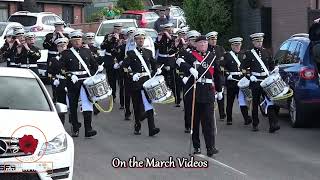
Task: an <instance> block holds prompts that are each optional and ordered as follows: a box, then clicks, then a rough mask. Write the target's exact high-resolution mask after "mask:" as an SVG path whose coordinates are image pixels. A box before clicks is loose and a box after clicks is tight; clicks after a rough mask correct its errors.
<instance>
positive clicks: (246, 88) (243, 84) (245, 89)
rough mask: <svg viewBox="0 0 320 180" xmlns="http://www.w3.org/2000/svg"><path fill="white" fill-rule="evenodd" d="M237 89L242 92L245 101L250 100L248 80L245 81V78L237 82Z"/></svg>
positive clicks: (250, 93)
mask: <svg viewBox="0 0 320 180" xmlns="http://www.w3.org/2000/svg"><path fill="white" fill-rule="evenodd" d="M238 87H239V88H240V90H241V91H242V92H243V94H244V95H245V96H246V98H247V99H252V91H251V89H250V88H249V87H250V80H249V79H247V78H246V77H243V78H242V79H241V80H240V81H239V82H238Z"/></svg>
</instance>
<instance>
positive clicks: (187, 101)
mask: <svg viewBox="0 0 320 180" xmlns="http://www.w3.org/2000/svg"><path fill="white" fill-rule="evenodd" d="M188 89H189V88H187V87H186V86H185V85H184V89H183V103H184V127H185V128H186V129H190V128H191V112H192V91H193V89H191V90H190V91H189V92H188V93H187V94H185V93H186V91H187V90H188Z"/></svg>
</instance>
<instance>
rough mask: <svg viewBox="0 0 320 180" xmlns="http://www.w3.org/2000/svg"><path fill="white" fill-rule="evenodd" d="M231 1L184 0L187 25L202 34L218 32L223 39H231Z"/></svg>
mask: <svg viewBox="0 0 320 180" xmlns="http://www.w3.org/2000/svg"><path fill="white" fill-rule="evenodd" d="M230 2H231V1H230V0H184V2H183V9H184V12H185V15H186V18H187V24H188V25H189V26H190V28H191V29H195V30H197V31H199V32H201V33H202V34H206V33H208V32H210V31H217V32H218V33H219V36H220V37H221V38H223V39H224V41H225V39H226V38H229V37H230V34H231V29H232V13H231V7H232V6H231V3H230Z"/></svg>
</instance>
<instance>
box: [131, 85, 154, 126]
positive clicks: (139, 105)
mask: <svg viewBox="0 0 320 180" xmlns="http://www.w3.org/2000/svg"><path fill="white" fill-rule="evenodd" d="M131 94H132V104H133V110H134V117H135V118H134V119H135V130H137V131H139V130H140V129H141V121H142V120H143V119H144V118H145V117H146V118H148V127H149V131H151V130H153V129H154V128H155V124H154V114H153V110H149V111H147V112H145V110H144V105H143V100H142V95H141V90H132V91H131Z"/></svg>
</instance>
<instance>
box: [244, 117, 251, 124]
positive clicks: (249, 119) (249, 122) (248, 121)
mask: <svg viewBox="0 0 320 180" xmlns="http://www.w3.org/2000/svg"><path fill="white" fill-rule="evenodd" d="M251 123H252V119H251V117H249V118H248V119H247V120H246V121H245V122H244V125H249V124H251Z"/></svg>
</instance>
